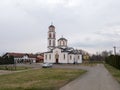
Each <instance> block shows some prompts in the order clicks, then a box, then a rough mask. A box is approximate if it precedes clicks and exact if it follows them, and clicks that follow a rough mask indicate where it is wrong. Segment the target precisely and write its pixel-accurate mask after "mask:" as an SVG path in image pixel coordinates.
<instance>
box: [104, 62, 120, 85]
mask: <svg viewBox="0 0 120 90" xmlns="http://www.w3.org/2000/svg"><path fill="white" fill-rule="evenodd" d="M105 67H106V68H107V69H108V71H109V72H110V73H111V74H112V75H113V77H115V78H116V80H117V81H118V82H119V83H120V70H119V69H117V68H114V67H113V66H110V65H108V64H105Z"/></svg>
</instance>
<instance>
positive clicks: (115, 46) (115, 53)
mask: <svg viewBox="0 0 120 90" xmlns="http://www.w3.org/2000/svg"><path fill="white" fill-rule="evenodd" d="M113 48H114V55H116V46H114V47H113Z"/></svg>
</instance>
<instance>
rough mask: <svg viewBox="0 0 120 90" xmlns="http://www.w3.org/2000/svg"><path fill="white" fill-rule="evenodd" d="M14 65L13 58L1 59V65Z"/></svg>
mask: <svg viewBox="0 0 120 90" xmlns="http://www.w3.org/2000/svg"><path fill="white" fill-rule="evenodd" d="M8 64H14V57H13V56H9V57H8V56H6V57H0V65H8Z"/></svg>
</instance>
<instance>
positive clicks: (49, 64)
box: [42, 63, 53, 68]
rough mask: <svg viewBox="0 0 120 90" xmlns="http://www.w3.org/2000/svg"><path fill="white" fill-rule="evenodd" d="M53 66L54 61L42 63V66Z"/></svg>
mask: <svg viewBox="0 0 120 90" xmlns="http://www.w3.org/2000/svg"><path fill="white" fill-rule="evenodd" d="M52 66H53V64H52V63H43V64H42V67H43V68H50V67H52Z"/></svg>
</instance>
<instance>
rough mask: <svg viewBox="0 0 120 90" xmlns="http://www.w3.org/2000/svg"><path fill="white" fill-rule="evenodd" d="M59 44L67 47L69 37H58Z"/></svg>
mask: <svg viewBox="0 0 120 90" xmlns="http://www.w3.org/2000/svg"><path fill="white" fill-rule="evenodd" d="M58 46H59V47H67V39H66V38H64V37H61V38H60V39H58Z"/></svg>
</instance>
